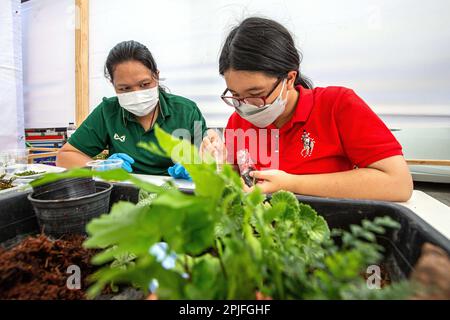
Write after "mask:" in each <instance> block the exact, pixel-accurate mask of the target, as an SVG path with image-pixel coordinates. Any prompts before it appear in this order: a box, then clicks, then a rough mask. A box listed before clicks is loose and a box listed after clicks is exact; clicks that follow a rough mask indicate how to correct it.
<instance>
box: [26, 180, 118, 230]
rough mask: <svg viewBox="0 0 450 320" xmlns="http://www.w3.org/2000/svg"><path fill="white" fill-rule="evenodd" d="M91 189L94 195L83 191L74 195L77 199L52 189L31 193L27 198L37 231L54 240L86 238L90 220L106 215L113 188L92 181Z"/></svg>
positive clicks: (57, 189) (107, 184)
mask: <svg viewBox="0 0 450 320" xmlns="http://www.w3.org/2000/svg"><path fill="white" fill-rule="evenodd" d="M92 181H93V180H92ZM58 182H59V181H58ZM51 184H52V183H51ZM93 185H94V190H93V192H89V193H88V191H86V192H85V193H86V194H83V195H81V196H80V193H76V194H77V196H76V197H68V196H67V194H69V192H64V191H63V190H62V189H61V188H55V190H54V191H53V192H52V191H47V192H44V193H36V191H34V192H33V193H32V194H29V195H28V200H30V202H31V204H32V205H33V208H34V211H35V213H36V217H37V220H38V223H39V226H40V229H41V230H42V231H43V232H44V233H45V234H47V235H49V236H53V237H60V236H62V235H65V234H86V230H85V229H86V225H87V224H88V223H89V222H90V221H91V220H92V219H93V218H96V217H98V216H100V215H101V214H103V213H107V212H108V210H109V200H110V196H111V190H112V187H113V186H112V184H110V183H107V182H103V181H93ZM48 187H49V188H51V186H48ZM89 191H92V190H89Z"/></svg>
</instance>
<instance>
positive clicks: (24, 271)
mask: <svg viewBox="0 0 450 320" xmlns="http://www.w3.org/2000/svg"><path fill="white" fill-rule="evenodd" d="M84 240H85V237H84V236H77V235H72V236H65V237H64V238H61V239H58V240H50V239H49V238H47V237H46V236H45V235H40V236H37V237H27V238H26V239H24V240H23V241H22V242H21V243H19V244H18V245H17V246H15V247H13V248H12V249H10V250H5V249H3V248H0V299H19V300H30V299H31V300H33V299H40V300H49V299H67V300H73V299H85V298H86V297H85V290H86V289H87V288H88V286H89V283H88V281H87V278H88V275H90V274H92V273H93V272H94V271H95V270H96V269H97V267H95V266H93V265H91V264H90V260H91V258H92V257H93V256H94V255H95V254H96V250H88V249H84V248H83V247H82V243H83V241H84ZM70 265H77V266H78V267H79V268H80V270H81V289H79V290H71V289H69V288H68V287H67V285H66V282H67V279H68V277H70V276H71V275H72V274H71V273H66V271H67V268H68V267H69V266H70Z"/></svg>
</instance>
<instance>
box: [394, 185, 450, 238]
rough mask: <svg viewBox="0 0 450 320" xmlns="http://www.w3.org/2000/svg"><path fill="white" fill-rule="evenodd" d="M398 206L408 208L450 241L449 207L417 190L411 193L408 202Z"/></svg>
mask: <svg viewBox="0 0 450 320" xmlns="http://www.w3.org/2000/svg"><path fill="white" fill-rule="evenodd" d="M398 204H400V205H402V206H405V207H407V208H409V209H410V210H411V211H413V212H414V213H415V214H416V215H418V216H419V217H420V218H422V219H423V220H424V221H426V222H427V223H428V224H429V225H431V226H432V227H433V228H435V229H436V230H437V231H439V232H440V233H442V234H443V235H444V236H446V237H447V239H450V207H448V206H446V205H445V204H443V203H442V202H440V201H439V200H436V199H435V198H433V197H432V196H430V195H428V194H426V193H425V192H423V191H419V190H414V191H413V194H412V197H411V199H409V201H407V202H399V203H398Z"/></svg>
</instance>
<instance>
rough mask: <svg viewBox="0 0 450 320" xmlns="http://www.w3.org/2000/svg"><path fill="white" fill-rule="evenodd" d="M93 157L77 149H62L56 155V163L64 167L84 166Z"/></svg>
mask: <svg viewBox="0 0 450 320" xmlns="http://www.w3.org/2000/svg"><path fill="white" fill-rule="evenodd" d="M91 160H92V159H91V158H90V157H88V156H87V155H85V154H83V153H80V152H76V151H60V152H58V155H57V157H56V165H57V166H58V167H63V168H67V169H70V168H79V167H84V166H85V165H86V163H87V162H89V161H91Z"/></svg>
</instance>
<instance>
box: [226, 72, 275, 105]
mask: <svg viewBox="0 0 450 320" xmlns="http://www.w3.org/2000/svg"><path fill="white" fill-rule="evenodd" d="M281 80H283V78H278V80H277V82H276V83H275V85H274V87H273V88H272V90H270V92H269V93H268V94H267V95H266V96H265V97H245V98H236V97H233V96H226V95H225V94H226V93H227V92H228V88H227V89H225V91H224V92H223V93H222V95H221V96H220V98H221V99H222V100H223V101H224V102H225V103H226V104H227V105H229V106H231V107H234V108H237V107H240V106H241V105H242V104H243V103H246V104H251V105H253V106H255V107H258V108H260V107H263V106H265V105H266V100H267V98H268V97H270V95H271V94H272V93H273V92H274V91H275V89H276V88H277V87H278V85H279V84H280V82H281Z"/></svg>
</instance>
